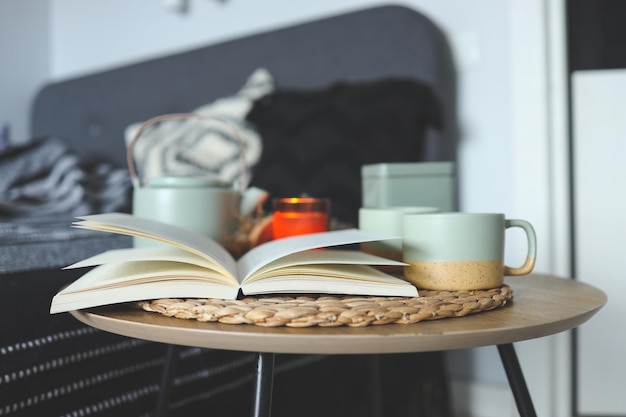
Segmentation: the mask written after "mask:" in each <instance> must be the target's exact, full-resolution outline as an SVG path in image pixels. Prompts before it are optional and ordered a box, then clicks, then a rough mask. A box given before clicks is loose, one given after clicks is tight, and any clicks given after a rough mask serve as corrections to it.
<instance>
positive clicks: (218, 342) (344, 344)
mask: <svg viewBox="0 0 626 417" xmlns="http://www.w3.org/2000/svg"><path fill="white" fill-rule="evenodd" d="M505 282H506V283H507V284H508V285H509V286H510V287H511V288H512V289H513V292H514V299H513V301H512V302H511V303H509V304H508V305H506V306H504V307H502V308H498V309H496V310H492V311H486V312H481V313H478V314H474V315H470V316H466V317H459V318H446V319H440V320H433V321H423V322H419V323H414V324H386V325H381V326H368V327H357V328H353V327H333V328H324V327H309V328H289V327H274V328H267V327H259V326H254V325H232V324H220V323H203V322H198V321H195V320H183V319H177V318H170V317H165V316H162V315H160V314H155V313H148V312H144V311H141V310H135V309H131V308H129V307H127V306H126V307H124V306H111V307H100V308H97V309H90V310H85V311H73V312H71V314H72V315H73V316H74V317H76V318H77V319H78V320H80V321H82V322H84V323H86V324H87V325H89V326H92V327H95V328H98V329H101V330H105V331H109V332H112V333H116V334H120V335H124V336H130V337H134V338H139V339H144V340H150V341H156V342H163V343H169V344H173V345H186V346H196V347H204V348H213V349H225V350H239V351H254V352H257V353H258V362H257V379H256V381H257V387H256V401H255V407H254V413H255V414H254V415H256V416H260V415H269V414H270V408H271V407H270V405H271V384H272V378H273V361H274V356H273V355H274V354H276V353H299V354H303V353H304V354H307V353H309V354H368V353H369V354H379V353H401V352H424V351H441V350H453V349H462V348H471V347H478V346H487V345H497V346H498V350H499V353H500V357H501V359H502V362H503V365H504V367H505V370H506V373H507V376H508V379H509V383H510V385H511V388H512V390H513V394H514V396H515V399H516V402H517V406H518V409H519V411H520V415H522V416H534V415H535V411H534V407H533V404H532V401H531V400H530V395H529V394H528V389H527V387H526V383H525V381H524V377H523V374H522V372H521V369H520V367H519V362H518V360H517V356H516V354H515V351H514V349H513V345H512V343H513V342H517V341H522V340H528V339H534V338H538V337H543V336H548V335H552V334H556V333H559V332H563V331H566V330H570V329H573V328H575V327H577V326H579V325H580V324H582V323H584V322H585V321H587V320H588V319H589V318H591V317H592V316H593V315H594V314H595V313H596V312H597V311H598V310H599V309H600V308H602V306H603V305H604V304H605V303H606V300H607V297H606V295H605V294H604V293H603V292H602V291H600V290H598V289H596V288H594V287H592V286H590V285H587V284H584V283H581V282H578V281H576V280H573V279H569V278H560V277H555V276H549V275H541V274H532V275H528V276H522V277H507V278H506V280H505Z"/></svg>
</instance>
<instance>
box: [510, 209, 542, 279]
mask: <svg viewBox="0 0 626 417" xmlns="http://www.w3.org/2000/svg"><path fill="white" fill-rule="evenodd" d="M504 227H505V229H508V228H510V227H521V228H522V229H523V230H524V232H525V233H526V241H527V242H528V253H527V255H526V262H524V265H522V266H520V267H519V268H511V267H510V266H506V265H505V266H504V275H512V276H516V275H527V274H530V273H531V272H532V270H533V268H534V267H535V259H536V258H537V236H536V235H535V229H534V228H533V226H532V224H530V223H529V222H527V221H526V220H519V219H513V220H509V219H506V220H505V221H504Z"/></svg>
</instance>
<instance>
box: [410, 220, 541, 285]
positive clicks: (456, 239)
mask: <svg viewBox="0 0 626 417" xmlns="http://www.w3.org/2000/svg"><path fill="white" fill-rule="evenodd" d="M403 227H404V229H403V236H404V240H403V260H404V262H406V263H407V264H408V266H406V267H405V269H404V276H405V278H406V279H407V280H409V281H410V282H412V283H413V284H414V285H415V286H417V287H418V288H423V289H432V290H478V289H489V288H497V287H499V286H501V285H502V284H503V282H504V276H506V275H526V274H529V273H531V272H532V270H533V268H534V266H535V259H536V256H537V237H536V235H535V230H534V228H533V226H532V225H531V224H530V222H528V221H526V220H520V219H506V218H505V216H504V214H500V213H461V212H454V213H435V214H420V215H406V216H404V224H403ZM512 227H519V228H521V229H522V230H523V231H524V232H525V235H526V241H527V252H526V260H525V262H524V264H523V265H521V266H519V267H510V266H506V265H505V264H504V246H505V231H506V230H507V229H509V228H512Z"/></svg>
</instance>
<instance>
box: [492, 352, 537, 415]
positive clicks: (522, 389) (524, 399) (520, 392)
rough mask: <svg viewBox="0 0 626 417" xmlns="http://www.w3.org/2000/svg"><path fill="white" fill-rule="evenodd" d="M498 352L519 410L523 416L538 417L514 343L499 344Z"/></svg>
mask: <svg viewBox="0 0 626 417" xmlns="http://www.w3.org/2000/svg"><path fill="white" fill-rule="evenodd" d="M498 352H499V353H500V359H501V360H502V365H503V366H504V370H505V372H506V376H507V378H508V380H509V385H510V386H511V391H513V397H514V398H515V403H516V404H517V410H518V411H519V414H520V416H521V417H536V416H537V413H536V412H535V406H534V405H533V401H532V399H531V398H530V393H529V392H528V387H527V386H526V381H525V380H524V374H523V373H522V368H521V367H520V365H519V361H518V359H517V354H516V353H515V349H514V348H513V344H512V343H507V344H504V345H498Z"/></svg>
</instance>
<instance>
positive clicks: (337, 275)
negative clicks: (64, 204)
mask: <svg viewBox="0 0 626 417" xmlns="http://www.w3.org/2000/svg"><path fill="white" fill-rule="evenodd" d="M79 219H82V220H81V221H78V222H76V223H74V227H79V228H84V229H90V230H98V231H103V232H111V233H118V234H123V235H130V236H136V237H142V238H148V239H154V240H156V241H159V242H162V243H166V245H159V246H156V247H149V248H129V249H116V250H111V251H107V252H103V253H101V254H99V255H96V256H93V257H91V258H88V259H85V260H83V261H80V262H78V263H76V264H73V265H70V266H68V267H66V269H68V268H81V267H93V266H95V268H92V269H90V270H89V271H88V272H87V273H86V274H85V275H83V276H82V277H80V278H79V279H77V280H76V281H75V282H73V283H72V284H70V285H69V286H67V287H65V288H64V289H63V290H61V291H60V292H59V293H58V294H57V295H55V296H54V298H53V299H52V305H51V307H50V312H51V313H59V312H64V311H70V310H78V309H83V308H89V307H95V306H100V305H105V304H117V303H122V302H129V301H138V300H150V299H157V298H221V299H235V298H237V296H238V294H239V291H241V292H242V293H243V294H244V295H254V294H278V293H284V294H287V293H326V294H354V295H357V294H358V295H382V296H411V297H416V296H417V295H418V294H417V289H416V288H415V287H414V286H413V285H412V284H411V283H409V282H408V281H405V280H403V279H401V278H398V277H395V276H391V275H388V274H385V273H383V272H381V271H379V270H378V269H376V268H374V267H373V266H393V265H395V266H398V265H404V264H403V263H402V262H397V261H394V260H390V259H385V258H381V257H378V256H374V255H370V254H367V253H364V252H361V251H358V250H350V249H341V250H339V249H337V248H336V247H339V246H342V245H353V244H357V243H362V242H371V241H378V240H387V239H397V238H398V237H397V236H386V235H380V234H377V233H370V232H365V231H361V230H357V229H348V230H338V231H330V232H324V233H314V234H308V235H301V236H294V237H288V238H283V239H277V240H273V241H270V242H266V243H264V244H262V245H259V246H257V247H255V248H254V249H252V250H250V251H249V252H247V253H246V254H245V255H244V256H242V257H241V258H240V259H239V260H237V261H236V260H235V259H234V258H233V257H232V256H231V255H230V254H229V253H228V252H227V251H226V250H225V249H224V248H223V247H222V246H220V245H219V244H218V243H217V242H216V241H214V240H213V239H210V238H208V237H206V236H204V235H202V234H199V233H196V232H193V231H190V230H186V229H182V228H179V227H176V226H172V225H169V224H165V223H160V222H156V221H153V220H148V219H143V218H139V217H135V216H133V215H130V214H123V213H109V214H96V215H91V216H84V217H79ZM331 247H334V248H335V249H324V250H318V249H320V248H331Z"/></svg>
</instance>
